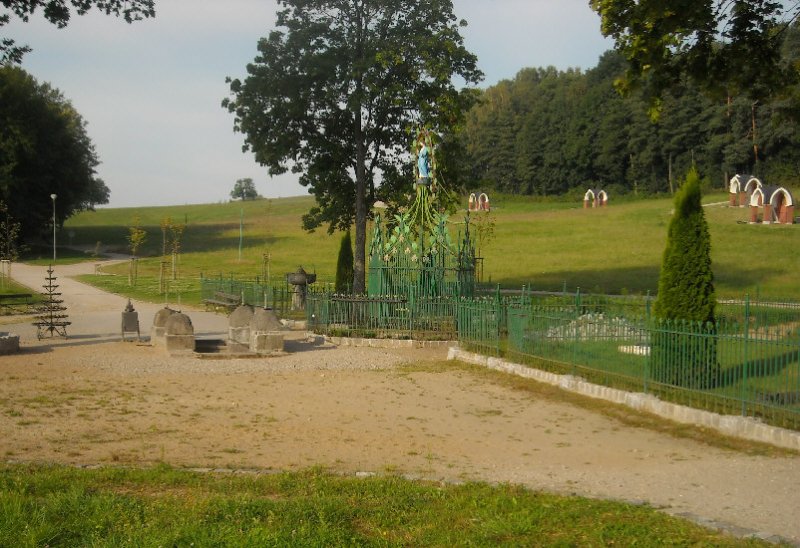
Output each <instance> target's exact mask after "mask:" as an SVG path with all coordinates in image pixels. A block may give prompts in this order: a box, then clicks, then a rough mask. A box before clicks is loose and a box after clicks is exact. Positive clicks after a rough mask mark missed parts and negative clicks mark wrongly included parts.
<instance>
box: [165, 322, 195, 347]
mask: <svg viewBox="0 0 800 548" xmlns="http://www.w3.org/2000/svg"><path fill="white" fill-rule="evenodd" d="M164 331H165V337H164V339H165V343H166V344H165V346H166V348H167V352H169V353H170V354H174V353H184V352H194V326H193V325H192V320H190V319H189V316H187V315H186V314H182V313H180V312H175V313H174V314H172V315H171V316H170V317H169V318H167V323H166V324H165V325H164Z"/></svg>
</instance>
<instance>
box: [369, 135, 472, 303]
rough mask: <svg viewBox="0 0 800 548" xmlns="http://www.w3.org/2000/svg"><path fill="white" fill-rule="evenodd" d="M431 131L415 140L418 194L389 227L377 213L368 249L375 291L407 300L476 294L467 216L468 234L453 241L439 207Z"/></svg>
mask: <svg viewBox="0 0 800 548" xmlns="http://www.w3.org/2000/svg"><path fill="white" fill-rule="evenodd" d="M434 144H435V143H434V142H433V135H432V133H431V132H429V131H427V130H421V131H420V132H419V133H418V137H417V139H416V142H415V148H416V153H417V163H416V167H415V176H416V177H415V179H416V182H415V184H414V186H415V195H414V201H413V203H412V204H411V205H410V206H409V207H408V209H406V210H405V211H404V212H402V213H400V214H399V215H395V216H394V218H393V219H392V221H391V223H389V224H387V225H386V226H384V225H383V221H382V220H381V218H380V217H379V216H378V217H376V219H375V229H374V231H373V235H372V242H371V245H370V252H369V284H368V286H367V292H368V294H369V295H370V296H373V295H394V296H402V297H407V298H420V297H422V298H431V297H464V296H472V295H473V292H474V289H475V248H474V243H473V242H472V241H471V239H470V233H469V215H467V217H466V220H465V223H464V233H463V235H459V240H458V241H457V242H454V241H453V240H452V239H451V237H450V233H449V231H448V216H447V215H446V214H445V213H442V212H441V211H440V202H441V201H442V200H441V198H442V196H443V195H444V194H445V193H446V192H447V190H446V189H445V187H444V185H443V181H442V180H441V178H440V177H439V176H438V174H437V170H436V155H435V146H434Z"/></svg>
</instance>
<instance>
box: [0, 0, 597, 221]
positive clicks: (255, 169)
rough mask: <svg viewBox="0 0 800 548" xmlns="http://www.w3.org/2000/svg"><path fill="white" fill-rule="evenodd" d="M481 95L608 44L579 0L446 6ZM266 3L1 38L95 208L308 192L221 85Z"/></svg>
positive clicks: (269, 18) (159, 9)
mask: <svg viewBox="0 0 800 548" xmlns="http://www.w3.org/2000/svg"><path fill="white" fill-rule="evenodd" d="M453 4H454V11H455V15H456V17H457V18H459V19H465V20H466V21H467V22H468V26H467V27H466V28H464V29H462V35H463V36H464V41H465V46H466V47H467V49H468V50H469V51H471V52H472V53H474V54H475V55H477V57H478V66H479V68H480V69H481V70H482V71H483V72H484V74H485V80H484V81H483V83H482V84H481V87H484V88H485V87H488V86H491V85H493V84H496V83H497V82H498V81H500V80H503V79H510V78H513V77H514V76H515V75H516V73H517V72H518V71H519V70H520V69H522V68H526V67H545V66H551V65H552V66H554V67H556V68H558V69H561V70H565V69H567V68H581V69H584V70H586V69H590V68H592V67H594V66H596V65H597V62H598V59H599V57H600V55H601V54H602V53H603V52H605V51H606V50H608V49H611V47H612V43H611V41H610V40H608V39H606V38H604V37H603V36H602V35H601V33H600V20H599V16H598V15H597V14H596V13H594V12H593V11H592V10H591V9H590V8H589V2H588V0H454V1H453ZM276 10H277V3H276V1H275V0H225V1H221V0H156V17H155V18H154V19H149V20H144V21H139V22H136V23H133V24H130V25H129V24H127V23H125V22H124V21H123V20H122V19H118V18H115V17H112V16H105V15H102V14H100V13H97V12H90V14H87V15H84V16H82V17H78V16H73V17H72V19H71V20H70V23H69V25H68V26H67V27H66V28H63V29H59V28H57V27H55V26H54V25H51V24H49V23H47V22H46V21H44V19H43V18H42V17H41V16H40V15H37V16H33V17H32V18H31V20H30V21H29V22H27V23H23V22H21V21H20V20H18V19H15V18H13V17H12V21H11V23H10V24H8V25H7V26H5V27H2V28H0V37H10V38H14V39H15V40H16V41H17V42H18V44H27V45H28V46H30V47H31V48H32V51H31V52H30V53H28V54H27V55H26V56H25V57H24V59H23V63H22V68H24V69H25V70H26V71H28V72H29V73H30V74H31V75H33V76H34V77H35V78H36V79H37V80H39V82H49V83H50V84H51V85H52V86H53V87H55V88H58V89H59V90H60V91H61V92H62V94H63V95H64V97H65V98H67V99H68V100H69V101H70V102H71V103H72V105H73V106H74V107H75V108H76V110H77V111H78V112H79V113H80V114H81V116H82V117H83V118H84V120H85V121H86V122H87V132H88V134H89V137H90V138H91V139H92V142H93V143H94V145H95V149H96V151H97V154H98V157H99V160H100V162H101V163H100V165H99V166H98V168H97V175H98V177H100V178H101V179H103V181H104V182H105V184H106V186H108V188H109V189H110V191H111V196H110V201H109V203H108V204H107V205H105V206H102V207H137V206H159V205H182V204H200V203H217V202H224V201H228V200H229V199H230V191H231V190H232V189H233V186H234V184H235V182H236V180H237V179H241V178H245V177H250V178H252V179H253V181H254V182H255V185H256V189H257V190H258V192H259V194H261V195H262V196H265V197H269V198H277V197H287V196H300V195H304V194H307V190H306V189H305V188H304V187H302V186H301V185H299V184H298V182H297V176H296V175H293V174H286V175H281V176H278V177H270V176H269V175H268V173H267V169H266V168H265V167H262V166H259V165H258V164H257V163H256V162H255V160H254V157H253V154H252V153H251V152H247V153H243V152H242V144H243V143H244V136H243V135H241V134H238V133H234V131H233V122H234V118H233V115H232V114H231V113H229V112H227V110H225V109H223V108H222V107H221V102H222V99H224V98H225V97H227V96H228V95H229V91H230V90H229V86H228V84H226V82H225V79H226V77H228V76H230V77H232V78H240V79H243V78H245V77H246V75H247V74H246V66H247V64H248V63H250V62H252V61H253V59H254V58H255V56H256V53H257V50H256V44H257V42H258V39H259V38H261V37H263V36H266V35H268V34H269V32H270V30H272V29H273V28H274V25H275V12H276Z"/></svg>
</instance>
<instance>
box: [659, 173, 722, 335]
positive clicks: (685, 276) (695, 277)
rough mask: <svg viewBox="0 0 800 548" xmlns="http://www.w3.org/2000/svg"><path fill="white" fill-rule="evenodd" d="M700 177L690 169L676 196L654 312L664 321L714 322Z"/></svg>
mask: <svg viewBox="0 0 800 548" xmlns="http://www.w3.org/2000/svg"><path fill="white" fill-rule="evenodd" d="M700 196H701V192H700V176H699V175H698V173H697V170H696V169H695V168H694V167H692V168H690V169H689V172H688V173H687V174H686V180H685V181H684V183H683V185H682V186H681V188H680V190H679V191H678V193H677V194H676V195H675V212H674V214H673V217H672V220H671V221H670V223H669V230H668V233H667V247H666V249H665V250H664V258H663V261H662V263H661V274H660V275H659V277H658V299H657V300H656V303H655V308H654V312H655V315H656V317H658V318H661V319H665V320H690V321H695V322H712V323H713V322H714V306H715V304H716V298H715V295H714V273H713V271H712V270H711V237H710V235H709V232H708V223H707V222H706V217H705V214H704V212H703V206H702V204H701V203H700Z"/></svg>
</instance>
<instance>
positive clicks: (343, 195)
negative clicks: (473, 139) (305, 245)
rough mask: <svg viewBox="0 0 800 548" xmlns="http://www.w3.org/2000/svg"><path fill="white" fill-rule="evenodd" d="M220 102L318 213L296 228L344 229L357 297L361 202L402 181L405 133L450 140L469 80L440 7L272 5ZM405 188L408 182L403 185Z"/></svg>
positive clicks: (338, 2) (260, 157)
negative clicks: (250, 57) (243, 67)
mask: <svg viewBox="0 0 800 548" xmlns="http://www.w3.org/2000/svg"><path fill="white" fill-rule="evenodd" d="M279 4H280V6H281V7H282V9H280V10H279V11H278V14H277V24H276V26H277V30H275V31H273V32H271V33H270V35H269V36H268V37H266V38H263V39H261V40H260V41H259V43H258V52H259V54H258V56H257V57H256V59H255V60H254V62H253V63H251V64H249V65H248V66H247V72H248V76H247V78H246V79H245V80H244V81H241V80H238V79H235V80H232V81H230V89H231V96H230V98H227V99H225V100H224V101H223V106H225V107H226V108H228V109H229V110H230V112H232V113H233V114H234V115H235V123H234V129H235V130H236V131H240V132H242V133H244V135H245V145H244V149H245V150H251V151H252V152H253V153H254V154H255V158H256V160H257V161H258V162H259V163H260V164H262V165H264V166H267V167H268V168H269V173H270V174H273V175H274V174H280V173H284V172H286V171H287V170H292V171H293V172H295V173H300V174H301V175H300V183H301V184H303V185H304V186H307V187H308V188H309V192H310V193H312V194H313V195H314V196H315V198H316V202H317V205H316V206H315V207H314V208H313V209H312V210H311V211H310V212H309V213H308V214H307V215H305V216H304V219H303V223H304V227H305V228H306V229H314V228H316V227H319V226H321V225H322V224H324V223H327V224H328V227H329V230H330V231H333V230H336V229H347V228H349V227H350V226H351V225H352V224H353V223H354V224H355V233H356V235H355V253H354V257H355V259H354V261H355V264H354V283H353V289H354V291H355V292H363V291H364V281H365V244H366V221H367V217H368V215H369V211H368V210H369V208H368V205H369V204H371V203H373V202H374V200H376V199H377V198H378V195H379V193H380V194H381V195H385V194H388V193H390V192H391V191H392V189H395V190H396V189H397V188H398V186H399V185H400V184H402V183H400V180H401V179H402V175H403V174H406V175H408V174H409V173H410V170H409V169H407V167H406V168H405V169H404V166H408V164H409V163H410V161H411V158H410V155H409V154H408V153H407V151H408V149H409V148H410V143H411V139H412V136H411V135H410V131H409V130H411V129H412V128H413V127H414V126H418V125H423V124H424V125H427V126H429V127H431V128H433V129H434V130H439V132H440V133H451V131H453V130H454V129H456V128H457V127H458V125H459V124H460V122H461V121H462V119H463V116H464V112H465V111H466V109H467V108H468V107H469V105H470V104H471V103H472V100H473V95H472V94H471V93H469V92H468V91H467V90H461V91H459V90H458V89H457V88H456V87H455V85H454V84H453V79H454V77H460V78H461V79H462V80H463V81H464V82H466V83H467V84H475V83H477V82H479V81H480V79H481V78H482V74H481V73H480V71H479V70H478V69H477V68H476V58H475V56H474V55H472V54H471V53H469V52H468V51H467V50H466V49H465V48H464V46H463V38H462V37H461V34H460V32H459V27H460V25H463V24H465V23H464V22H460V23H459V22H457V21H456V18H455V16H454V14H453V4H452V2H451V0H280V2H279ZM411 183H412V180H411V178H410V177H409V178H408V179H407V180H406V182H405V184H407V185H408V188H410V185H411Z"/></svg>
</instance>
